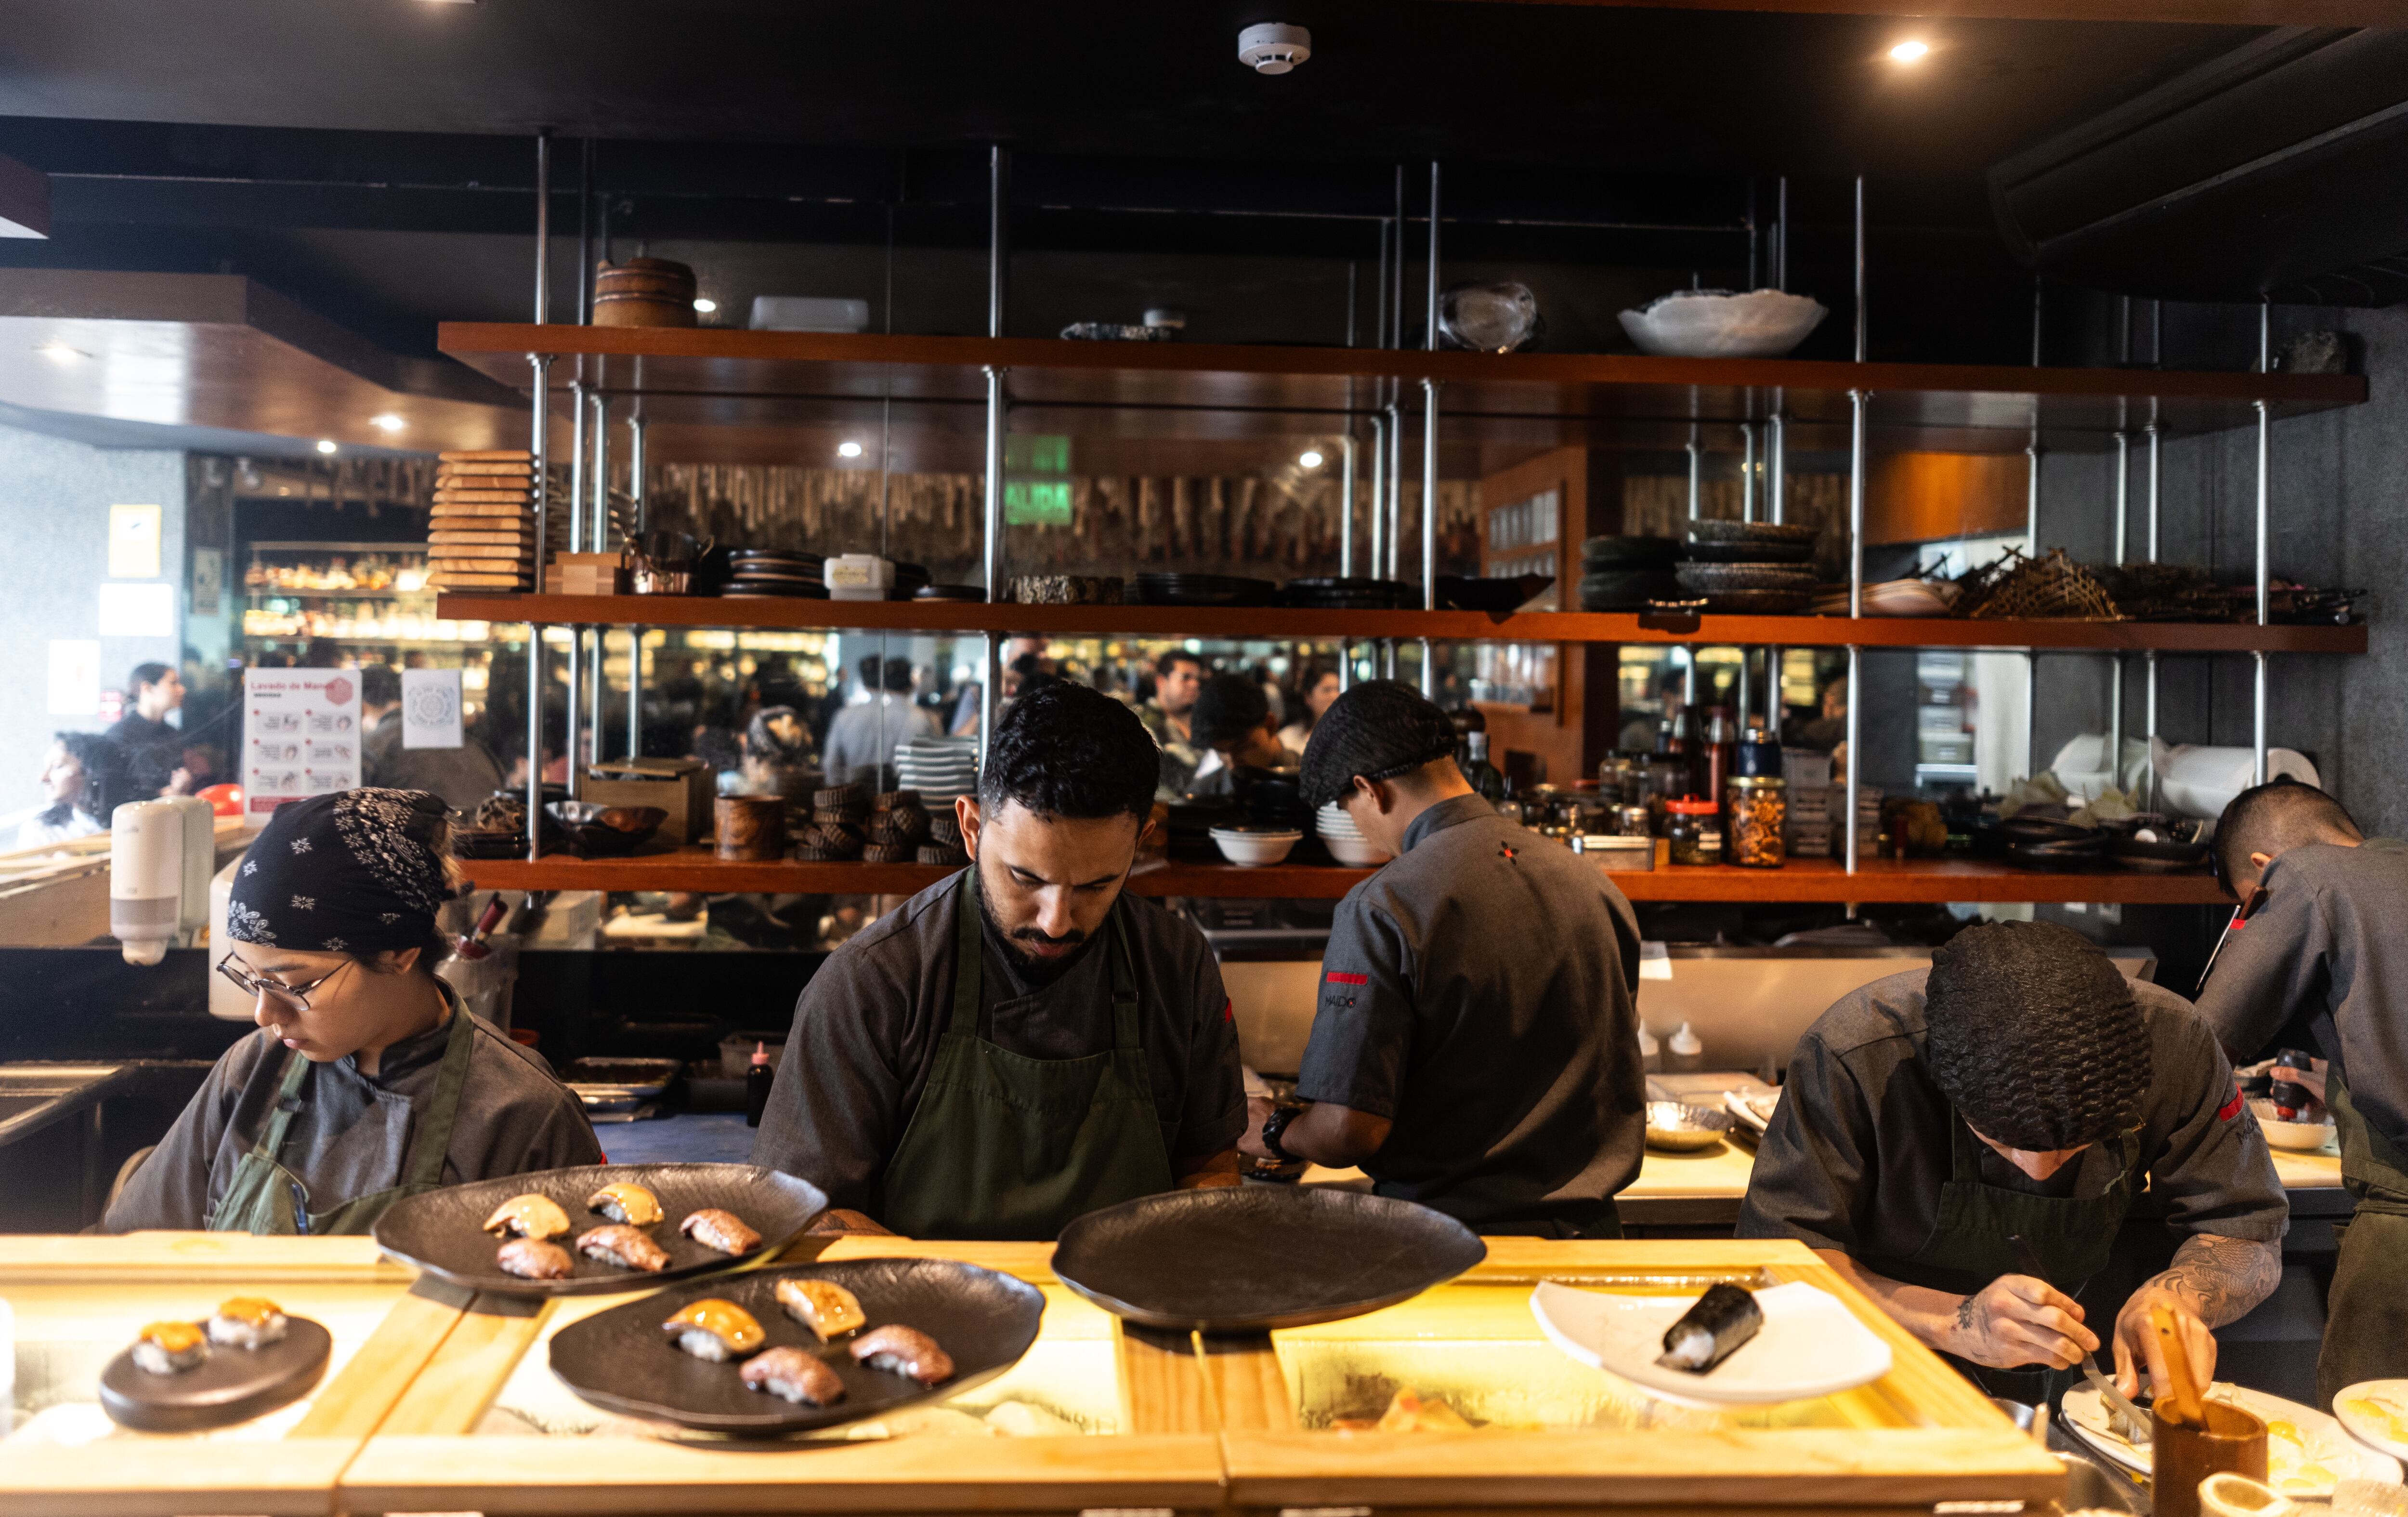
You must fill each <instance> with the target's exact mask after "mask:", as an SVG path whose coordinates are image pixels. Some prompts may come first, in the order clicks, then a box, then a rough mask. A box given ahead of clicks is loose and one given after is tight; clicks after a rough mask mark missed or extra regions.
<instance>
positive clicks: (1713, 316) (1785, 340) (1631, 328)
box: [1622, 290, 1830, 358]
mask: <svg viewBox="0 0 2408 1517" xmlns="http://www.w3.org/2000/svg"><path fill="white" fill-rule="evenodd" d="M1829 314H1830V312H1829V311H1826V310H1825V309H1824V308H1823V304H1822V302H1821V301H1819V300H1816V299H1813V297H1812V296H1802V295H1790V294H1788V293H1786V292H1785V291H1782V290H1751V291H1749V292H1747V293H1746V294H1743V295H1735V294H1733V293H1732V292H1730V291H1728V290H1675V291H1673V292H1672V293H1671V294H1670V295H1667V296H1660V297H1658V298H1656V299H1655V300H1651V301H1649V302H1648V303H1647V304H1646V305H1645V306H1643V307H1641V308H1640V309H1639V310H1637V311H1624V312H1622V329H1623V330H1624V331H1626V332H1627V333H1629V334H1630V340H1631V341H1633V342H1636V343H1637V344H1639V351H1640V352H1641V353H1652V354H1659V355H1662V356H1665V357H1673V358H1778V357H1780V356H1782V355H1783V354H1786V353H1787V352H1789V350H1790V349H1792V348H1795V347H1796V346H1798V344H1799V343H1800V342H1803V341H1805V340H1806V336H1807V334H1808V333H1810V332H1812V331H1813V330H1814V328H1815V326H1816V325H1819V324H1820V323H1821V322H1822V320H1823V318H1824V317H1826V316H1828V315H1829Z"/></svg>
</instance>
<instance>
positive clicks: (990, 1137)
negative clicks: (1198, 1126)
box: [880, 865, 1171, 1239]
mask: <svg viewBox="0 0 2408 1517" xmlns="http://www.w3.org/2000/svg"><path fill="white" fill-rule="evenodd" d="M953 910H954V912H955V914H956V916H957V917H958V923H959V925H958V931H957V932H955V934H954V941H955V944H956V950H955V954H954V960H953V1019H952V1021H951V1022H950V1023H949V1024H948V1025H947V1026H946V1029H945V1033H944V1035H943V1036H942V1037H941V1038H939V1040H938V1042H937V1062H936V1064H935V1067H933V1068H932V1069H931V1070H930V1071H929V1073H928V1084H927V1088H926V1089H925V1091H922V1092H921V1095H920V1105H919V1107H918V1109H917V1110H915V1111H914V1112H912V1114H911V1121H910V1125H909V1126H908V1127H906V1128H905V1129H904V1132H903V1141H902V1143H901V1145H900V1146H899V1147H897V1148H896V1150H895V1157H894V1158H893V1159H892V1160H890V1161H889V1162H888V1163H887V1165H886V1177H885V1182H884V1191H885V1207H884V1215H883V1216H882V1218H881V1219H880V1220H881V1221H883V1222H884V1223H885V1224H886V1225H887V1226H888V1227H891V1228H893V1229H894V1230H895V1231H896V1232H897V1233H900V1234H902V1235H904V1236H906V1237H919V1238H1035V1239H1050V1238H1052V1237H1054V1236H1055V1235H1057V1234H1059V1233H1060V1232H1061V1231H1062V1228H1063V1226H1064V1225H1065V1224H1066V1223H1068V1221H1070V1220H1071V1219H1072V1218H1074V1217H1080V1216H1083V1215H1084V1214H1086V1213H1087V1212H1091V1211H1095V1210H1097V1209H1099V1208H1101V1207H1104V1206H1117V1205H1119V1204H1120V1203H1121V1202H1124V1201H1134V1200H1136V1199H1137V1198H1138V1197H1139V1196H1142V1195H1154V1194H1157V1193H1159V1192H1164V1191H1168V1190H1169V1189H1170V1186H1171V1178H1170V1157H1169V1154H1168V1152H1167V1151H1166V1150H1165V1149H1164V1148H1163V1145H1162V1120H1161V1118H1160V1116H1159V1115H1158V1114H1157V1113H1156V1112H1155V1110H1154V1096H1153V1093H1152V1091H1153V1081H1152V1080H1151V1078H1150V1077H1149V1076H1147V1074H1146V1067H1145V1048H1144V1047H1143V1045H1142V1044H1141V1043H1140V1041H1139V1038H1138V1001H1137V973H1136V970H1135V968H1134V967H1133V966H1132V963H1131V961H1130V958H1129V944H1128V933H1127V931H1126V930H1125V928H1124V927H1123V926H1122V923H1121V907H1120V903H1118V902H1114V903H1113V905H1112V915H1111V928H1112V941H1111V946H1110V950H1111V961H1110V962H1111V994H1112V1047H1111V1051H1110V1052H1107V1053H1098V1054H1090V1055H1089V1056H1087V1057H1086V1058H1084V1059H1031V1058H1029V1057H1028V1056H1027V1055H1025V1054H1018V1053H1013V1052H1011V1051H1010V1050H1008V1049H1005V1048H999V1047H996V1045H994V1044H992V1043H989V1042H987V1041H986V1040H985V1039H983V1038H982V1037H980V1036H979V1035H978V1025H979V999H980V991H981V990H982V987H983V985H984V983H985V968H984V965H983V962H982V961H983V959H984V957H985V956H984V954H983V952H982V947H981V936H982V934H981V932H980V924H981V922H982V913H981V911H980V910H979V890H978V870H977V866H975V865H973V866H971V867H970V868H969V869H967V870H964V871H963V872H962V883H961V889H959V890H957V891H956V892H954V904H953Z"/></svg>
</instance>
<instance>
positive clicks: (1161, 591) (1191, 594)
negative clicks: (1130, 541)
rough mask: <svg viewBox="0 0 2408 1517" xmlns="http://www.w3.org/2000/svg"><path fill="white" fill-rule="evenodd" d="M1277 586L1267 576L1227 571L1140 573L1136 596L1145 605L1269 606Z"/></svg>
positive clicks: (1278, 592) (1275, 600)
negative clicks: (1255, 577)
mask: <svg viewBox="0 0 2408 1517" xmlns="http://www.w3.org/2000/svg"><path fill="white" fill-rule="evenodd" d="M1279 594H1280V587H1279V586H1278V585H1274V584H1272V583H1271V582H1270V581H1269V580H1252V579H1239V578H1237V577H1235V576H1233V575H1229V574H1172V573H1165V574H1140V575H1139V576H1138V577H1137V598H1138V600H1139V602H1140V604H1142V605H1148V606H1269V605H1275V604H1277V603H1278V601H1279Z"/></svg>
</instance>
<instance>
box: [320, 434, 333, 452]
mask: <svg viewBox="0 0 2408 1517" xmlns="http://www.w3.org/2000/svg"><path fill="white" fill-rule="evenodd" d="M318 451H319V452H320V453H332V452H334V451H335V440H334V439H333V438H330V437H322V438H320V439H319V440H318Z"/></svg>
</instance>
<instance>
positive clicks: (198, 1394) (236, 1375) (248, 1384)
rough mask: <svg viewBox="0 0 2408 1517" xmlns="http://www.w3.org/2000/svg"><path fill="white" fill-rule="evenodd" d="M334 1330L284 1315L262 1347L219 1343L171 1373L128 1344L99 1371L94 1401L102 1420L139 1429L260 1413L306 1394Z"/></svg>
mask: <svg viewBox="0 0 2408 1517" xmlns="http://www.w3.org/2000/svg"><path fill="white" fill-rule="evenodd" d="M334 1348H335V1337H334V1335H333V1334H331V1333H329V1332H327V1331H326V1330H325V1329H324V1328H323V1327H322V1326H320V1325H319V1324H318V1323H316V1322H311V1321H310V1320H309V1319H308V1318H307V1317H290V1316H288V1317H287V1318H286V1319H285V1327H284V1336H282V1337H280V1338H279V1339H277V1340H276V1341H275V1342H273V1343H271V1344H269V1345H267V1346H266V1347H265V1348H264V1349H222V1348H219V1347H218V1346H217V1345H216V1344H214V1343H212V1344H210V1345H209V1356H208V1358H207V1359H205V1360H203V1361H202V1362H201V1363H199V1364H197V1365H193V1367H192V1368H190V1369H187V1370H181V1371H179V1372H178V1373H176V1374H173V1375H153V1374H151V1373H150V1371H149V1370H147V1369H144V1368H142V1367H141V1366H140V1365H136V1364H135V1362H134V1350H133V1347H132V1346H131V1345H128V1346H127V1347H126V1348H124V1349H122V1350H120V1351H118V1355H117V1357H116V1358H114V1359H111V1360H110V1361H109V1362H108V1367H107V1368H105V1369H103V1370H102V1371H101V1372H100V1405H101V1409H103V1410H105V1411H107V1412H108V1416H109V1420H110V1421H112V1422H114V1423H118V1424H119V1425H120V1426H122V1427H131V1428H135V1429H137V1430H139V1431H141V1432H145V1433H204V1432H207V1431H208V1430H209V1429H211V1428H217V1427H232V1426H233V1425H234V1424H235V1423H247V1422H249V1421H251V1419H252V1418H253V1417H264V1416H265V1415H267V1413H269V1412H271V1411H274V1410H275V1409H277V1408H279V1407H283V1406H289V1405H291V1404H292V1403H294V1402H295V1401H298V1400H300V1399H301V1398H302V1397H303V1396H305V1395H308V1394H309V1392H310V1390H311V1389H312V1388H313V1387H315V1386H316V1385H317V1383H318V1380H319V1379H320V1377H322V1376H323V1375H324V1374H325V1373H326V1360H327V1358H328V1356H329V1355H330V1354H332V1353H333V1351H334Z"/></svg>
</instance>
